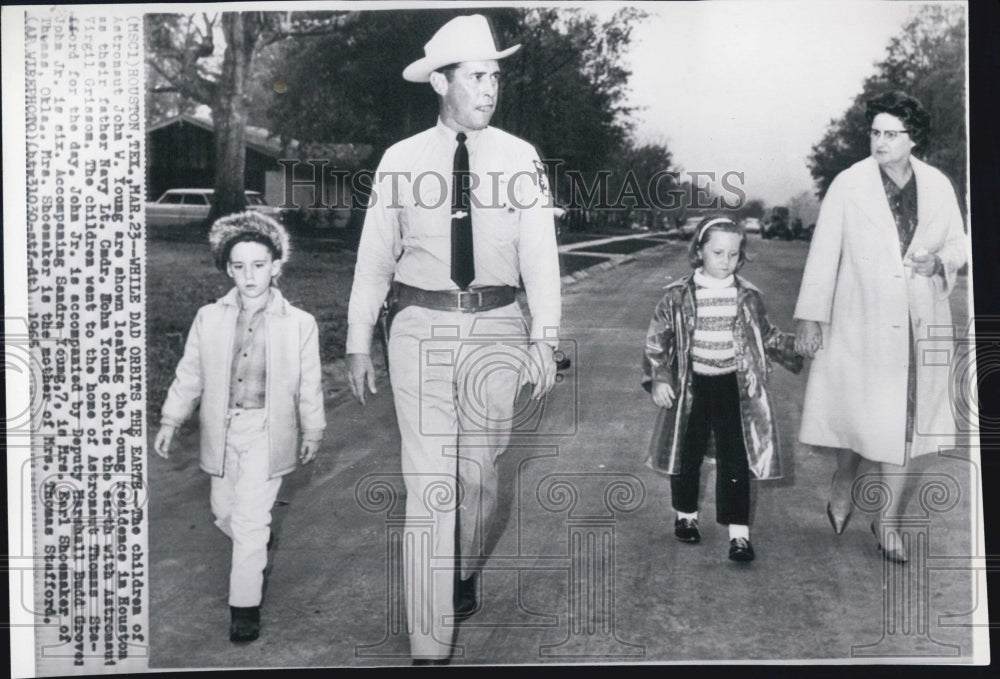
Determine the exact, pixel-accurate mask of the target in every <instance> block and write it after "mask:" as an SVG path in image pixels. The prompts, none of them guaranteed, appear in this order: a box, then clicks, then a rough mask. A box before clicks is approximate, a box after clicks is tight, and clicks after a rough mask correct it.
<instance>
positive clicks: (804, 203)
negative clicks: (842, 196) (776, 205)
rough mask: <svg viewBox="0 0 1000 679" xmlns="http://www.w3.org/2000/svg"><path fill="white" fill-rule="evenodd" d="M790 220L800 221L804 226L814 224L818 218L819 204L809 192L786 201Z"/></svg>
mask: <svg viewBox="0 0 1000 679" xmlns="http://www.w3.org/2000/svg"><path fill="white" fill-rule="evenodd" d="M788 210H789V212H790V213H791V217H792V219H801V220H802V224H803V225H804V226H809V225H810V224H815V223H816V218H817V217H819V202H818V201H817V200H816V197H815V196H814V195H813V194H812V192H811V191H802V192H801V193H799V194H797V195H795V196H794V197H793V198H791V199H789V201H788Z"/></svg>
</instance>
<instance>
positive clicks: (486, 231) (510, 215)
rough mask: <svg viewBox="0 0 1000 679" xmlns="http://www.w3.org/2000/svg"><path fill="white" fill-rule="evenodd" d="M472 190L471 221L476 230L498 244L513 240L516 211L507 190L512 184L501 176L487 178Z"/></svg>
mask: <svg viewBox="0 0 1000 679" xmlns="http://www.w3.org/2000/svg"><path fill="white" fill-rule="evenodd" d="M480 188H481V189H482V190H481V191H477V192H476V196H475V202H474V208H473V213H472V223H473V225H474V228H475V232H476V234H477V235H478V234H482V235H483V236H485V237H486V238H488V239H489V240H490V241H491V242H494V243H497V244H501V245H512V244H516V243H517V240H518V229H519V227H520V223H521V219H520V216H521V215H520V211H519V210H518V209H517V203H516V197H515V196H513V195H512V193H509V191H512V190H513V186H512V185H511V184H509V182H508V181H507V179H506V178H505V177H498V178H496V179H493V178H491V181H490V182H489V183H487V184H486V185H484V186H481V187H480Z"/></svg>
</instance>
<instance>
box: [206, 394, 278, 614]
mask: <svg viewBox="0 0 1000 679" xmlns="http://www.w3.org/2000/svg"><path fill="white" fill-rule="evenodd" d="M266 413H267V411H266V410H265V409H264V408H260V409H254V410H242V409H233V410H230V411H229V414H228V419H229V423H228V426H227V429H226V462H225V467H224V470H223V475H222V476H213V477H212V491H211V503H212V513H213V514H214V515H215V525H216V526H218V528H219V530H221V531H222V532H223V533H225V534H226V535H227V536H228V537H229V538H230V539H231V540H232V541H233V555H232V562H231V565H230V570H229V605H230V606H240V607H248V606H259V605H260V601H261V593H262V589H263V586H264V568H265V567H266V566H267V540H268V538H269V537H270V533H271V531H270V527H271V508H272V507H273V506H274V501H275V499H276V498H277V497H278V489H279V488H281V477H280V476H279V477H278V478H276V479H269V478H268V474H269V470H268V466H269V465H268V460H269V451H268V447H267V417H266Z"/></svg>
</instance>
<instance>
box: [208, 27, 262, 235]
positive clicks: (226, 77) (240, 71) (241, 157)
mask: <svg viewBox="0 0 1000 679" xmlns="http://www.w3.org/2000/svg"><path fill="white" fill-rule="evenodd" d="M222 29H223V32H224V33H225V36H226V52H225V55H224V56H223V61H222V74H221V76H220V77H219V83H218V85H219V86H218V90H217V94H216V97H217V98H216V101H215V102H214V105H213V106H212V118H213V122H214V124H215V203H214V205H213V206H212V211H211V213H210V215H209V220H211V221H214V220H215V219H217V218H219V217H223V216H225V215H229V214H233V213H234V212H241V211H243V210H244V209H245V208H246V204H247V201H246V195H245V193H244V189H245V179H246V127H247V102H246V89H247V80H248V77H249V73H250V65H251V61H252V59H253V50H254V46H255V43H256V42H257V36H258V31H257V30H255V27H254V26H253V20H252V18H251V17H250V15H248V14H246V13H243V12H226V13H224V14H223V15H222Z"/></svg>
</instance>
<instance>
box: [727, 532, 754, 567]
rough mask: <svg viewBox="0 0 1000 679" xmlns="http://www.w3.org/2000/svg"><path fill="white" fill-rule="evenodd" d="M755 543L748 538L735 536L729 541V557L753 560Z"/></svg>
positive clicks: (739, 559) (738, 559) (734, 559)
mask: <svg viewBox="0 0 1000 679" xmlns="http://www.w3.org/2000/svg"><path fill="white" fill-rule="evenodd" d="M753 557H754V554H753V545H751V544H750V540H748V539H747V538H733V539H732V540H730V541H729V558H730V559H732V560H733V561H753Z"/></svg>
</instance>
